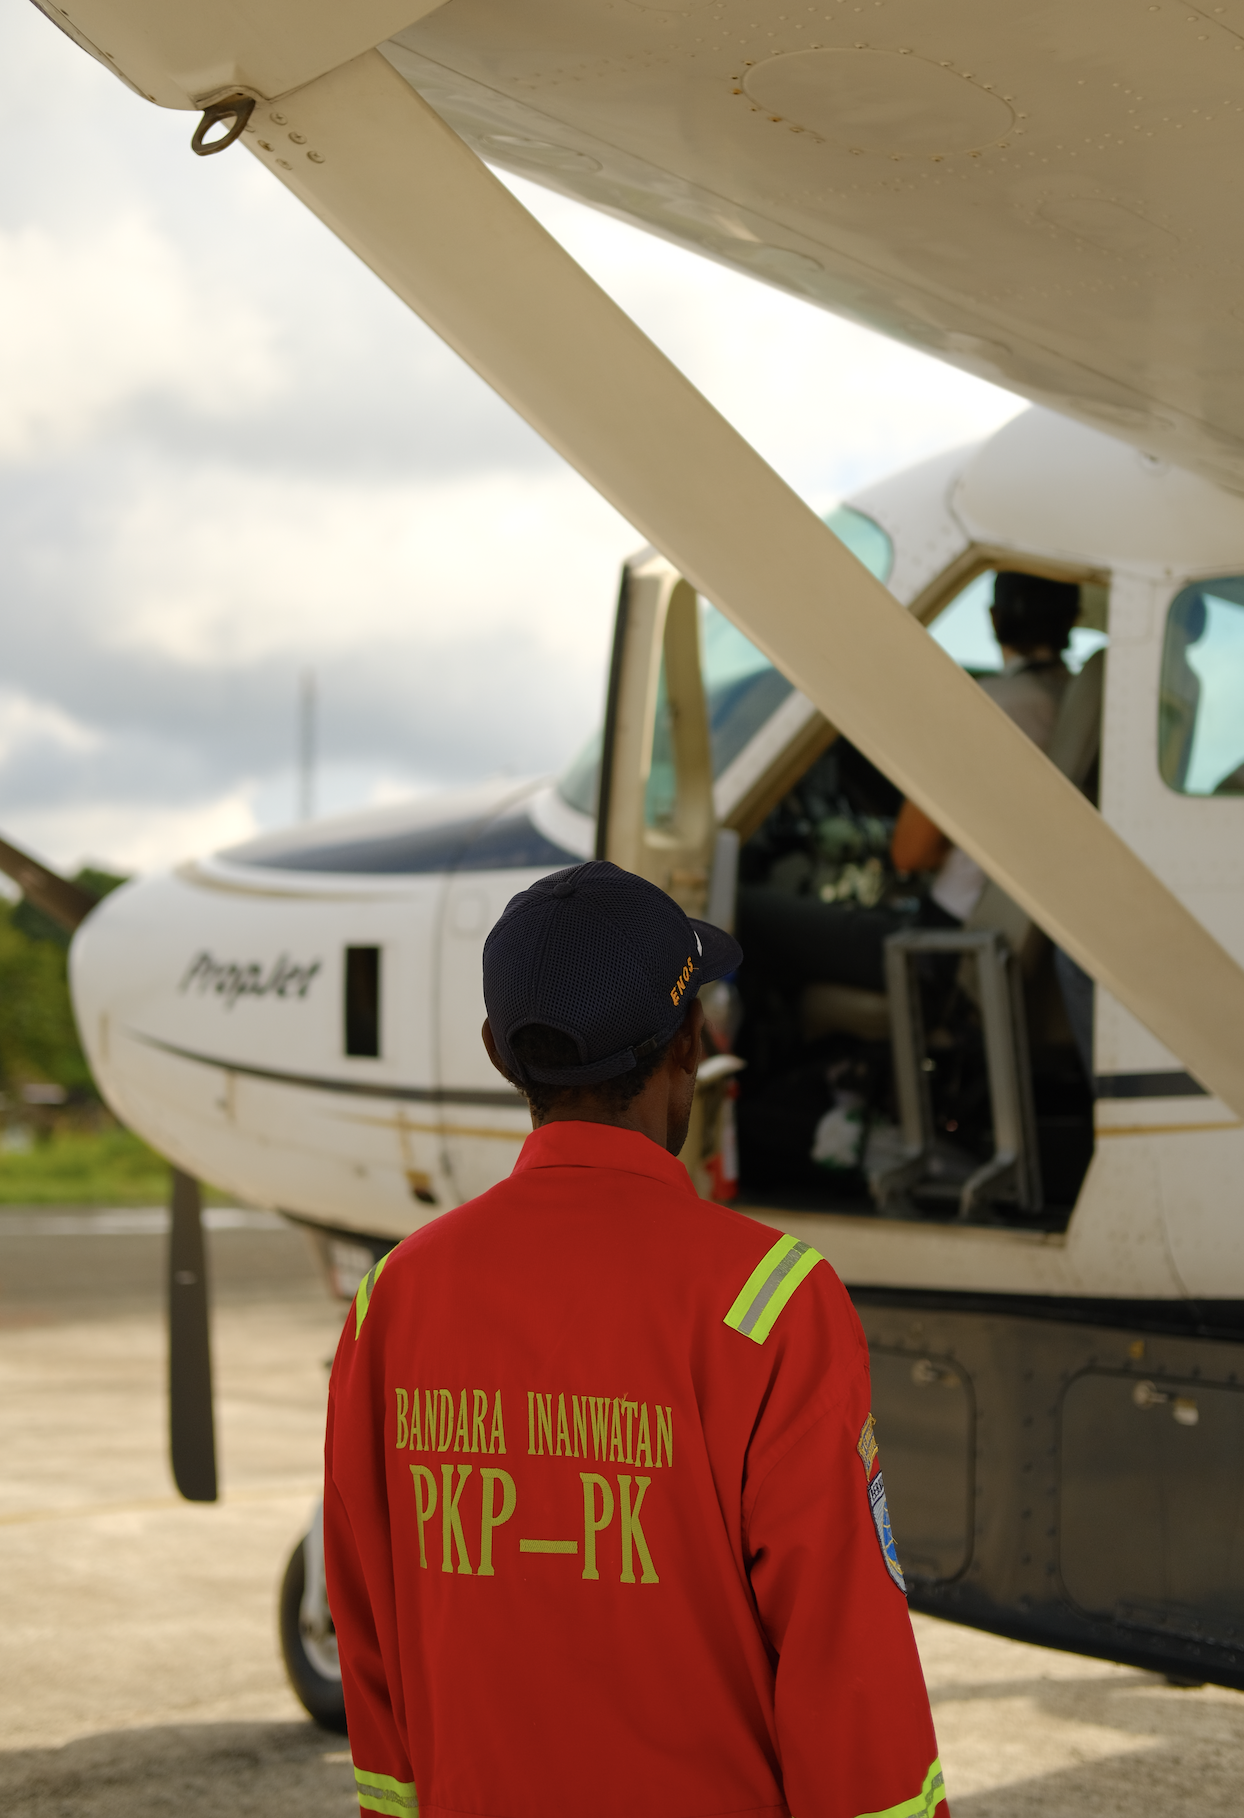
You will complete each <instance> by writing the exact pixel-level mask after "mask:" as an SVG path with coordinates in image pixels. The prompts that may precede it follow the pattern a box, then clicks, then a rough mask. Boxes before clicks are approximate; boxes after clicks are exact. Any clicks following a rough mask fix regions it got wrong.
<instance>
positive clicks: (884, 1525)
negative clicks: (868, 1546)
mask: <svg viewBox="0 0 1244 1818" xmlns="http://www.w3.org/2000/svg"><path fill="white" fill-rule="evenodd" d="M875 1425H876V1423H875V1421H874V1420H873V1417H872V1415H871V1414H870V1415H869V1416H868V1419H867V1420H866V1421H865V1422H864V1424H863V1426H862V1427H861V1428H860V1436H859V1438H858V1439H857V1440H856V1442H855V1449H856V1451H857V1452H858V1453H859V1455H860V1463H861V1464H862V1465H863V1467H864V1482H865V1484H866V1485H867V1488H868V1512H869V1514H870V1515H871V1516H872V1518H873V1526H874V1528H875V1529H876V1530H877V1540H878V1542H879V1544H880V1547H881V1557H882V1559H883V1560H884V1561H885V1569H886V1571H887V1572H888V1573H889V1574H890V1577H891V1578H892V1579H893V1581H894V1583H895V1584H896V1585H897V1586H898V1588H899V1590H900V1591H902V1592H903V1593H904V1594H906V1591H907V1581H906V1579H905V1578H904V1577H903V1568H902V1566H901V1565H900V1564H899V1561H898V1548H897V1547H896V1546H895V1544H894V1534H893V1531H892V1530H891V1527H890V1508H889V1504H888V1503H887V1502H886V1499H885V1478H884V1477H883V1476H882V1475H881V1468H880V1466H879V1464H878V1462H877V1440H876V1436H875V1434H874V1431H873V1428H874V1426H875ZM911 1809H912V1811H913V1812H915V1811H916V1810H917V1809H918V1808H917V1807H915V1806H913V1807H912V1808H911ZM929 1809H930V1811H931V1810H932V1807H930V1808H929ZM874 1818H887V1815H886V1814H885V1813H877V1814H874Z"/></svg>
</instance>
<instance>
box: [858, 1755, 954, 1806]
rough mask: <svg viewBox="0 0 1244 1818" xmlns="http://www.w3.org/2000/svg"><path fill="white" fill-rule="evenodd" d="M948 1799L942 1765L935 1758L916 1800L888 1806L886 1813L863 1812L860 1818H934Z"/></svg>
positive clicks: (902, 1801) (905, 1800)
mask: <svg viewBox="0 0 1244 1818" xmlns="http://www.w3.org/2000/svg"><path fill="white" fill-rule="evenodd" d="M945 1797H946V1781H945V1779H944V1778H943V1775H942V1764H941V1762H940V1760H939V1759H938V1758H937V1757H936V1756H934V1759H933V1765H932V1767H931V1768H930V1769H929V1771H928V1773H927V1774H926V1775H925V1777H924V1785H923V1786H922V1787H921V1789H920V1791H919V1792H918V1793H917V1794H916V1797H915V1798H914V1799H903V1800H901V1801H900V1802H899V1804H898V1805H887V1807H886V1808H885V1810H884V1812H861V1813H860V1814H859V1818H933V1814H934V1812H935V1811H936V1810H937V1808H938V1806H939V1805H940V1804H941V1802H942V1800H943V1799H944V1798H945Z"/></svg>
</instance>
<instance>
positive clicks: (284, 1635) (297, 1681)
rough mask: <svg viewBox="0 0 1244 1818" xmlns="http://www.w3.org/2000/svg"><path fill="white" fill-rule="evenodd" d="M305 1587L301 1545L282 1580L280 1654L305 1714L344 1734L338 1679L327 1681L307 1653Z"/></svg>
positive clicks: (343, 1713)
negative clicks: (303, 1622) (303, 1612)
mask: <svg viewBox="0 0 1244 1818" xmlns="http://www.w3.org/2000/svg"><path fill="white" fill-rule="evenodd" d="M305 1584H306V1563H305V1560H304V1558H303V1552H302V1542H301V1541H299V1543H298V1545H297V1546H296V1547H295V1548H294V1550H293V1552H292V1553H291V1554H290V1556H289V1564H288V1565H287V1566H286V1568H285V1577H284V1579H283V1580H282V1581H281V1599H280V1629H281V1653H282V1655H283V1657H284V1660H285V1671H286V1672H287V1673H288V1674H289V1682H290V1684H291V1685H292V1686H293V1688H294V1691H295V1692H296V1693H297V1695H298V1698H299V1700H300V1701H301V1703H302V1705H303V1707H304V1708H305V1709H306V1710H307V1712H308V1713H309V1714H310V1715H311V1716H312V1717H314V1719H315V1721H316V1722H317V1723H318V1724H319V1725H320V1727H321V1728H322V1729H325V1730H335V1731H337V1732H338V1733H339V1734H341V1735H344V1734H345V1727H346V1701H345V1694H344V1692H343V1691H342V1686H341V1677H340V1675H338V1676H337V1678H335V1679H334V1678H330V1677H329V1676H328V1675H327V1674H325V1673H323V1672H321V1671H320V1668H319V1667H318V1666H316V1665H315V1663H314V1662H313V1661H312V1660H311V1659H310V1657H309V1656H308V1654H307V1648H306V1643H305V1641H304V1639H303V1634H302V1626H301V1623H300V1621H299V1615H300V1611H301V1608H302V1593H303V1588H304V1586H305Z"/></svg>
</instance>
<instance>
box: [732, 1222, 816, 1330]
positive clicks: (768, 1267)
mask: <svg viewBox="0 0 1244 1818" xmlns="http://www.w3.org/2000/svg"><path fill="white" fill-rule="evenodd" d="M820 1261H822V1257H821V1253H820V1251H819V1250H814V1249H813V1248H812V1246H811V1244H805V1243H803V1242H801V1241H800V1239H799V1238H797V1237H780V1238H779V1239H778V1241H777V1242H776V1243H775V1244H774V1246H773V1248H772V1249H771V1250H770V1251H769V1253H768V1255H767V1256H765V1257H763V1258H762V1259H761V1261H760V1262H758V1263H757V1265H756V1267H755V1268H754V1269H753V1270H752V1272H751V1274H750V1275H749V1276H748V1278H747V1280H746V1281H745V1282H744V1283H743V1286H742V1289H741V1290H740V1292H739V1297H738V1299H737V1300H736V1301H735V1303H734V1305H733V1306H732V1307H731V1309H730V1311H729V1312H728V1313H727V1314H726V1317H725V1324H726V1325H728V1326H733V1328H734V1330H735V1331H736V1332H741V1333H742V1335H743V1337H744V1338H753V1339H755V1341H756V1343H757V1344H758V1345H762V1344H763V1343H764V1342H765V1339H766V1338H768V1336H769V1334H770V1332H772V1330H773V1323H774V1321H775V1320H776V1318H777V1316H778V1314H779V1313H780V1312H781V1311H782V1308H783V1307H784V1306H785V1305H786V1303H787V1301H788V1300H789V1299H790V1297H791V1295H792V1294H793V1293H794V1292H795V1289H796V1288H797V1287H798V1286H799V1284H800V1282H801V1281H802V1280H803V1278H804V1276H805V1275H810V1274H811V1273H812V1271H813V1269H814V1268H815V1267H816V1265H817V1263H819V1262H820Z"/></svg>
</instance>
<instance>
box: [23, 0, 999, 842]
mask: <svg viewBox="0 0 1244 1818" xmlns="http://www.w3.org/2000/svg"><path fill="white" fill-rule="evenodd" d="M192 124H193V122H192V120H191V118H190V116H188V115H185V114H173V113H165V112H161V111H160V110H159V109H157V108H154V107H151V106H149V105H146V104H144V103H142V102H140V101H139V100H137V99H136V98H135V97H134V96H133V95H132V94H130V93H129V91H128V90H126V89H125V88H123V87H122V86H121V84H120V83H118V82H117V81H116V80H115V78H113V77H112V76H110V75H109V74H108V73H107V72H106V71H104V70H102V69H100V68H99V67H98V66H97V65H96V64H95V63H93V62H92V61H91V60H90V59H89V58H88V57H86V56H85V55H84V54H83V53H82V52H81V51H79V50H78V49H77V48H76V47H75V46H74V45H72V44H71V43H69V41H68V40H67V39H64V38H62V37H61V35H60V34H59V33H58V32H57V31H56V30H55V29H54V28H53V27H52V26H51V25H50V24H49V23H48V22H47V21H46V20H44V19H43V18H41V17H40V15H39V14H38V13H37V12H36V11H35V9H34V8H33V7H31V6H29V5H28V4H26V3H25V0H0V319H2V321H3V334H2V335H0V550H2V552H3V554H2V558H0V559H2V561H3V596H2V598H3V604H2V608H0V610H2V612H3V641H2V643H0V651H2V657H0V832H6V833H8V835H9V836H10V837H11V838H13V839H16V840H18V841H19V842H21V843H25V844H27V845H29V846H30V847H31V848H32V849H33V850H35V851H37V852H38V853H40V854H42V855H43V856H45V857H47V858H49V859H50V860H51V861H52V862H53V863H55V864H59V865H65V866H73V865H76V864H77V863H79V862H80V861H81V860H83V859H93V860H96V861H102V862H105V863H109V864H113V865H117V866H121V867H124V868H127V869H147V868H150V867H152V866H155V865H159V864H163V863H167V862H170V861H172V860H175V859H177V858H179V857H182V856H184V855H186V854H188V853H190V852H194V851H201V850H204V849H209V848H211V847H213V846H219V845H221V844H224V843H226V842H228V841H231V840H234V839H238V838H242V837H244V836H245V835H246V834H247V833H249V832H250V831H251V830H252V829H254V828H256V827H261V826H262V827H268V826H277V825H281V824H282V823H284V822H287V821H289V820H290V819H292V818H293V816H294V813H295V799H296V785H295V769H294V752H295V725H296V720H295V702H296V698H297V691H298V678H299V674H300V671H302V670H303V669H304V668H305V667H311V668H312V669H313V670H314V671H315V674H316V678H317V688H318V696H319V703H320V713H319V738H320V750H321V761H320V767H319V772H318V778H317V792H318V803H319V805H320V807H321V808H322V809H323V810H324V811H338V810H341V809H345V808H350V807H354V806H359V805H363V804H367V803H370V802H375V801H382V800H387V799H392V798H393V797H395V796H397V795H400V794H402V793H409V792H412V791H416V790H426V789H429V788H436V787H439V786H442V785H445V784H450V783H454V782H460V781H466V780H471V779H475V778H478V777H481V776H485V775H488V774H495V773H497V772H512V773H514V774H529V773H535V772H543V771H548V770H555V769H557V768H559V767H560V765H561V764H562V763H563V762H564V761H565V760H566V759H567V757H568V756H570V755H571V754H572V752H573V750H574V749H575V747H576V746H577V745H578V744H579V743H580V742H581V740H582V739H583V737H584V736H585V735H586V734H587V732H588V731H590V730H591V727H592V726H593V724H594V723H595V721H596V720H597V718H598V716H599V713H600V705H601V697H602V689H603V670H604V662H605V655H606V649H607V643H608V635H609V628H610V620H611V616H612V607H613V600H614V594H615V590H616V576H617V569H618V565H619V563H620V562H621V560H622V558H623V557H624V556H625V555H626V554H627V553H628V551H629V550H630V549H632V548H633V547H634V546H635V545H636V543H637V542H638V541H639V540H640V539H638V538H637V537H636V536H635V533H634V531H633V530H632V529H631V528H630V527H629V526H628V525H627V524H626V523H625V522H624V521H623V520H622V519H621V518H619V517H618V515H617V514H616V513H615V512H614V511H613V510H612V509H611V508H610V507H609V506H607V505H606V504H604V503H603V501H601V500H600V499H599V498H598V497H597V496H596V495H595V494H594V493H593V492H592V491H591V489H590V488H589V487H588V486H586V485H585V484H584V482H583V481H581V480H580V479H579V478H578V476H577V475H576V474H574V473H573V472H571V470H570V469H568V468H567V467H566V466H565V465H564V464H563V463H562V462H561V461H560V460H559V459H558V458H557V457H556V456H554V455H553V454H551V453H550V452H549V451H548V450H547V449H546V448H545V447H544V445H543V444H542V443H541V442H540V441H539V440H538V438H537V437H536V436H535V435H534V434H532V432H531V431H530V430H528V429H527V428H526V426H525V425H524V424H523V423H522V422H520V421H519V419H518V418H516V417H515V416H514V415H513V413H512V412H511V411H510V410H509V409H508V407H507V406H505V405H504V404H502V403H500V402H499V401H498V400H497V399H496V398H495V397H494V396H493V395H492V394H491V393H490V392H489V391H488V390H487V388H486V387H485V386H484V385H483V384H482V383H481V382H480V381H479V380H478V379H476V378H475V376H474V375H473V374H472V373H471V372H469V371H468V370H467V369H466V367H464V366H463V365H462V364H461V362H460V361H459V360H458V359H457V358H456V356H455V355H453V354H451V353H450V352H449V351H448V350H447V349H446V348H444V347H443V346H442V345H441V343H440V342H438V341H437V340H436V338H435V337H434V336H433V335H432V334H431V333H430V332H429V331H428V330H427V329H425V328H424V327H423V325H422V324H421V323H420V322H418V321H417V320H416V319H415V318H414V317H413V316H411V315H410V314H409V313H408V312H407V310H406V309H405V308H404V307H403V305H401V304H400V303H398V302H397V301H396V299H395V298H393V297H392V296H391V295H390V294H389V293H388V292H387V291H386V290H385V289H384V288H383V287H382V286H381V285H380V283H379V281H378V280H377V279H375V278H374V277H373V276H372V275H371V273H370V272H368V271H366V270H365V269H364V268H363V267H362V266H361V265H359V264H358V262H357V261H356V260H355V259H354V257H353V255H352V254H350V253H348V252H347V251H346V250H345V249H344V248H343V247H341V246H340V245H339V244H338V243H337V242H336V241H335V240H334V239H333V238H332V237H331V235H330V234H329V233H328V231H327V230H326V229H325V228H323V227H322V226H321V225H320V224H319V222H318V221H316V220H314V219H313V218H312V217H311V216H310V215H308V214H306V213H305V212H304V211H303V210H302V209H301V208H300V206H299V205H298V203H296V202H295V201H294V200H293V198H292V197H290V196H289V195H287V194H286V192H285V191H284V190H282V189H281V188H279V187H278V186H277V185H276V184H275V183H273V182H272V181H271V179H270V178H269V177H268V176H267V175H266V173H265V172H264V171H263V170H261V169H260V168H259V167H258V165H257V164H256V163H255V162H254V161H253V160H252V159H251V157H250V156H249V154H248V153H246V152H244V151H243V150H242V149H241V147H239V148H237V149H236V150H234V151H231V152H229V153H227V154H225V155H223V156H221V157H217V158H211V159H197V158H194V157H192V156H191V154H190V150H189V137H190V130H191V126H192ZM513 187H514V188H515V189H516V190H517V191H518V192H519V193H520V194H521V196H522V198H523V200H524V201H525V202H526V203H527V204H528V205H529V206H530V207H531V208H532V209H533V210H534V211H535V212H536V213H538V214H539V216H540V218H541V219H542V220H543V221H544V223H545V225H546V226H548V227H549V228H550V229H551V230H552V232H554V233H555V234H556V235H557V236H558V238H559V239H561V240H562V241H563V243H564V244H565V245H566V246H567V247H568V248H569V249H570V251H571V252H572V253H573V254H574V255H575V256H576V257H577V258H579V259H580V260H581V261H582V262H583V263H584V264H585V265H586V266H587V267H588V268H589V270H590V271H591V272H592V273H593V275H594V276H595V277H596V278H597V279H598V280H599V281H600V282H601V283H602V284H603V285H604V286H605V288H606V289H607V290H609V291H610V292H611V293H612V294H613V295H614V296H615V297H616V298H617V299H618V300H619V301H620V302H621V303H622V304H623V306H624V307H625V308H626V309H628V310H629V311H630V313H631V314H632V315H633V316H635V317H636V319H637V320H638V321H639V322H640V323H641V325H642V326H643V327H644V328H645V329H646V331H647V332H648V333H649V334H650V335H652V337H653V338H654V339H655V340H656V341H657V342H659V343H660V345H661V346H662V347H663V348H664V349H665V350H666V351H667V352H668V353H669V354H670V355H671V356H672V357H673V358H674V359H675V360H676V361H677V362H678V363H679V365H680V366H682V367H683V369H684V370H685V371H686V372H687V373H688V374H689V375H690V377H691V378H692V379H693V380H694V381H695V383H696V384H698V385H699V386H700V387H701V388H702V389H703V390H704V391H705V392H707V394H708V395H709V396H710V397H711V398H712V399H713V401H714V402H715V403H716V404H717V405H718V406H719V408H721V409H722V410H723V411H724V412H725V414H726V415H727V416H729V417H731V418H732V419H733V421H734V422H735V423H736V424H737V425H738V427H739V428H740V429H741V430H742V431H743V433H744V434H745V435H747V436H748V437H749V439H750V440H751V441H752V442H753V443H754V444H755V445H756V446H757V447H758V448H759V449H760V451H761V452H762V453H763V454H764V455H765V456H766V458H767V459H768V460H769V461H771V462H772V463H773V465H774V466H775V467H776V468H777V469H778V470H779V471H780V472H781V473H782V474H783V475H784V476H785V477H786V478H787V479H788V480H789V481H790V482H791V484H792V485H794V486H795V487H796V488H797V489H798V490H799V491H800V492H801V493H802V494H803V496H804V497H806V498H807V499H808V500H809V501H810V502H812V503H813V504H814V505H816V506H817V508H818V509H823V508H824V507H826V506H828V505H830V504H831V503H833V502H834V501H835V500H836V499H838V498H840V497H841V496H842V495H844V494H845V493H849V492H850V491H851V490H852V489H853V488H855V487H857V486H859V485H861V484H863V483H864V482H866V481H868V480H871V479H874V478H876V477H879V476H880V475H882V474H884V473H886V472H887V471H889V470H891V469H893V468H897V467H900V466H903V465H904V464H906V463H908V462H910V461H913V460H917V459H920V458H922V457H923V456H925V455H927V454H930V453H932V452H934V451H936V450H937V449H939V448H943V447H948V446H951V445H952V444H954V443H957V442H962V441H967V440H970V439H971V438H973V437H976V436H979V435H981V434H984V433H987V432H988V431H989V430H991V429H992V428H994V427H996V426H997V425H998V424H999V423H1001V422H1003V421H1004V420H1005V419H1006V418H1007V417H1009V416H1011V415H1012V414H1014V412H1015V411H1016V409H1017V408H1018V407H1019V405H1018V401H1017V400H1016V399H1014V398H1012V397H1010V396H1009V395H1008V394H1007V393H1005V392H1001V391H998V390H996V389H995V388H993V387H991V386H989V385H986V384H983V383H982V382H980V381H978V380H975V379H971V378H967V377H965V376H964V375H962V374H959V373H955V372H953V371H951V370H949V369H948V368H945V367H942V366H939V365H938V364H936V363H935V362H933V361H931V360H929V359H927V358H925V357H924V356H922V355H919V354H915V353H912V352H910V351H908V350H906V349H903V348H899V347H896V346H894V345H892V344H891V343H888V342H885V341H883V340H881V339H879V338H878V337H876V336H874V335H870V334H868V333H866V332H864V331H863V330H861V329H858V328H855V327H853V326H851V325H849V324H847V323H843V322H840V321H838V320H836V319H835V318H833V317H830V316H827V315H825V314H824V313H821V312H818V311H815V310H813V309H812V308H811V307H810V306H808V305H806V304H803V303H799V302H796V301H793V300H791V299H789V298H786V297H783V296H781V295H780V294H779V293H778V292H776V291H772V290H768V289H766V288H765V287H763V286H761V285H759V284H757V283H755V282H753V281H752V280H749V279H746V278H742V277H736V276H734V275H733V274H731V273H728V272H725V271H722V270H720V269H719V268H717V267H715V266H712V265H710V264H707V263H705V262H703V261H701V260H699V259H696V258H694V257H693V256H691V255H690V254H683V253H680V252H678V251H676V250H675V249H673V248H671V247H668V246H666V245H664V244H662V243H661V242H660V241H657V240H653V239H650V238H649V237H647V236H646V235H644V234H641V233H639V232H636V231H633V230H631V229H628V228H625V227H622V226H620V225H619V224H617V223H616V222H613V221H610V220H608V219H606V218H604V217H601V216H597V215H594V214H592V213H591V212H590V211H588V210H585V209H582V208H579V207H577V206H576V205H574V204H572V203H569V202H566V201H565V200H563V199H561V198H559V197H555V196H551V195H548V194H546V193H544V192H542V191H540V190H538V189H535V188H532V187H530V186H528V185H526V184H519V183H515V184H514V185H513ZM741 373H742V374H745V375H746V382H745V383H740V374H741Z"/></svg>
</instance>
